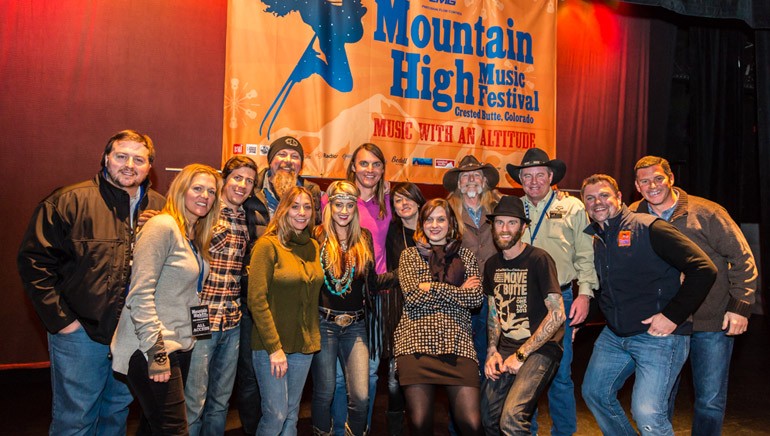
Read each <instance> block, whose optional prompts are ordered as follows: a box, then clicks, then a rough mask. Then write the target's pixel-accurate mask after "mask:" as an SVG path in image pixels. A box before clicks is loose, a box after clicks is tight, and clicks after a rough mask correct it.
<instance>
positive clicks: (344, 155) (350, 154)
mask: <svg viewBox="0 0 770 436" xmlns="http://www.w3.org/2000/svg"><path fill="white" fill-rule="evenodd" d="M352 157H353V153H345V154H343V155H342V158H343V159H350V158H352Z"/></svg>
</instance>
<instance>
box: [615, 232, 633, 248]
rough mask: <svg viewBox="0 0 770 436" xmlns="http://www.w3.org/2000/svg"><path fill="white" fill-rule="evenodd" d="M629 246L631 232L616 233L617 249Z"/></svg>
mask: <svg viewBox="0 0 770 436" xmlns="http://www.w3.org/2000/svg"><path fill="white" fill-rule="evenodd" d="M630 246H631V231H630V230H621V231H620V233H618V247H630Z"/></svg>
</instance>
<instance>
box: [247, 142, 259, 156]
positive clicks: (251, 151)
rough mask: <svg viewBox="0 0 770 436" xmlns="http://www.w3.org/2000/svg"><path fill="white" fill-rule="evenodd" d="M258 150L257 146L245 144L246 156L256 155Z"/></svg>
mask: <svg viewBox="0 0 770 436" xmlns="http://www.w3.org/2000/svg"><path fill="white" fill-rule="evenodd" d="M258 148H259V145H257V144H246V154H252V155H255V154H257V149H258Z"/></svg>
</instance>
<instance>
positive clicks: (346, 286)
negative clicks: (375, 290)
mask: <svg viewBox="0 0 770 436" xmlns="http://www.w3.org/2000/svg"><path fill="white" fill-rule="evenodd" d="M326 242H327V241H324V243H323V245H322V246H321V267H322V268H323V269H324V271H326V273H325V274H324V284H326V288H327V289H329V292H331V293H332V294H333V295H336V296H338V297H342V298H345V295H346V294H347V293H348V292H350V285H351V283H353V275H354V274H355V272H356V267H355V265H353V256H348V255H347V249H346V248H343V250H342V253H343V255H344V256H345V269H343V270H342V274H341V275H340V278H337V277H334V276H333V275H332V269H331V265H330V264H329V254H328V253H327V251H326ZM329 277H331V279H332V283H333V284H334V286H332V285H331V284H330V283H329Z"/></svg>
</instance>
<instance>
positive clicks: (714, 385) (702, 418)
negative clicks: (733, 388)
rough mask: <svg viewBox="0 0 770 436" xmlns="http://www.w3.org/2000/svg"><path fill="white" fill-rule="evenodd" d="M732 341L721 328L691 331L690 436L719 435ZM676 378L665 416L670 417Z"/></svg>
mask: <svg viewBox="0 0 770 436" xmlns="http://www.w3.org/2000/svg"><path fill="white" fill-rule="evenodd" d="M734 342H735V340H734V338H733V337H731V336H727V335H726V334H725V332H723V331H719V332H694V333H693V334H692V337H691V338H690V366H691V367H692V383H693V386H694V387H695V405H694V409H695V415H694V416H693V418H692V434H693V436H710V435H716V436H718V435H721V434H722V423H723V421H724V419H725V406H726V405H727V378H728V375H729V372H730V357H731V356H732V354H733V343H734ZM680 379H681V377H677V379H676V383H675V384H674V390H673V392H672V393H671V397H670V399H669V410H668V416H669V418H671V417H673V416H674V403H675V402H676V394H677V392H678V391H679V381H680Z"/></svg>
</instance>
